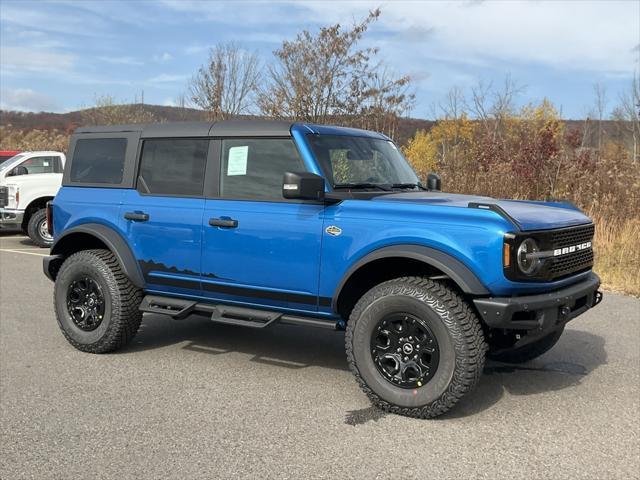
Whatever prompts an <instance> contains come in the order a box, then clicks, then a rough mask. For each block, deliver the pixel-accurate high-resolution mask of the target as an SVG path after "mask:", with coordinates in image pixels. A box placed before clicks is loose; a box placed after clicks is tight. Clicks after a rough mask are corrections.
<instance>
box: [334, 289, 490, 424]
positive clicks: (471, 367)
mask: <svg viewBox="0 0 640 480" xmlns="http://www.w3.org/2000/svg"><path fill="white" fill-rule="evenodd" d="M399 310H403V312H402V313H410V314H412V315H416V316H417V317H418V318H420V319H421V320H422V321H424V322H425V323H426V324H428V326H429V328H431V330H432V331H433V333H434V334H435V336H436V337H437V341H438V343H439V346H440V363H439V365H438V368H437V370H436V372H435V374H434V376H433V378H432V379H431V380H430V381H429V382H427V383H426V384H425V385H422V386H420V387H417V388H414V389H407V388H401V387H398V386H396V385H393V384H392V383H391V382H389V381H388V380H387V379H385V378H384V376H383V375H382V374H381V373H380V372H379V371H378V370H377V368H376V366H375V364H374V361H373V358H372V355H371V350H370V348H371V346H370V342H371V335H372V333H373V329H374V328H375V325H376V324H377V323H378V322H379V321H380V319H381V318H383V317H384V316H385V315H389V314H390V312H394V311H396V312H397V311H399ZM345 345H346V351H347V359H348V363H349V367H350V368H351V371H352V372H353V374H354V375H355V377H356V380H357V382H358V384H359V385H360V387H361V388H362V390H363V391H364V392H365V393H366V394H367V396H368V397H369V399H370V400H371V402H372V403H373V404H374V405H376V406H377V407H379V408H381V409H382V410H385V411H388V412H391V413H396V414H400V415H405V416H408V417H416V418H432V417H436V416H438V415H442V414H443V413H445V412H447V411H448V410H449V409H451V408H452V407H453V406H454V405H455V404H456V403H457V402H458V401H459V400H460V399H461V398H462V397H463V395H465V394H466V393H468V392H469V391H471V390H472V389H473V388H474V387H475V385H476V384H477V383H478V380H479V378H480V375H481V374H482V370H483V367H484V360H485V352H486V349H487V345H486V343H485V340H484V334H483V332H482V328H481V325H480V322H479V320H478V318H477V317H476V315H475V313H474V311H473V310H472V309H471V308H470V307H469V305H468V304H467V302H466V301H465V300H464V299H463V298H462V297H461V296H460V295H459V294H458V293H457V292H456V291H454V290H453V289H451V288H449V287H448V286H447V285H446V284H444V283H441V282H437V281H433V280H430V279H427V278H422V277H403V278H397V279H394V280H389V281H387V282H384V283H381V284H379V285H377V286H375V287H374V288H372V289H371V290H369V291H368V292H367V293H366V294H365V295H364V296H363V297H362V298H361V299H360V300H359V301H358V303H357V304H356V306H355V307H354V309H353V311H352V313H351V315H350V317H349V321H348V323H347V331H346V336H345Z"/></svg>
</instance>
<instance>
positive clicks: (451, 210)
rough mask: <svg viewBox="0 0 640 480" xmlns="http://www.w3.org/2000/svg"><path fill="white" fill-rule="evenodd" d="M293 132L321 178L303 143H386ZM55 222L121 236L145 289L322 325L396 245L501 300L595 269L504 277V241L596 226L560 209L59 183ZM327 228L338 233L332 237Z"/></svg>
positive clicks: (418, 198) (417, 196)
mask: <svg viewBox="0 0 640 480" xmlns="http://www.w3.org/2000/svg"><path fill="white" fill-rule="evenodd" d="M291 135H292V137H293V139H294V141H295V142H296V145H297V147H298V151H299V153H300V155H301V157H302V159H303V161H304V164H305V166H306V168H307V170H308V171H311V172H313V173H316V174H320V173H321V171H320V168H319V166H318V164H317V162H316V160H315V158H314V155H313V152H312V150H311V148H310V146H309V145H308V143H307V141H306V137H307V135H356V136H365V137H371V138H378V139H384V140H388V139H387V137H385V136H384V135H381V134H379V133H375V132H366V131H363V130H355V129H346V128H339V127H327V126H318V125H303V124H294V125H293V126H292V127H291ZM327 190H330V188H329V187H327ZM470 202H477V203H493V204H497V205H499V206H500V207H501V208H502V209H503V210H504V211H505V212H507V213H508V215H509V216H510V217H512V218H513V219H515V220H516V222H517V225H514V223H512V222H511V221H510V220H509V219H508V218H505V217H503V216H501V215H499V214H498V213H496V212H494V211H491V210H485V209H478V208H469V207H468V204H469V203H470ZM126 212H144V213H147V214H148V215H149V220H148V221H146V222H135V221H131V220H126V219H125V218H124V214H125V213H126ZM53 218H54V233H55V236H56V238H57V237H59V236H60V235H61V234H62V233H63V232H65V231H66V230H68V229H70V228H72V227H74V226H77V225H81V224H85V223H99V224H102V225H105V226H107V227H109V228H111V229H113V231H114V232H116V233H117V234H119V235H121V236H122V237H123V238H124V239H125V240H126V241H127V243H128V244H129V246H130V248H131V250H132V252H133V254H134V256H135V258H136V260H137V261H138V263H139V267H140V269H141V271H142V273H143V275H144V278H145V280H146V291H147V292H150V293H154V294H165V295H178V296H182V297H184V298H194V299H203V300H208V301H216V302H222V303H229V304H241V305H247V306H252V307H262V308H269V309H276V310H281V311H285V312H298V313H300V314H305V315H315V316H320V317H321V316H327V317H335V316H336V313H335V312H333V311H332V307H331V299H332V298H333V297H334V296H335V295H336V292H337V288H338V286H339V285H340V284H341V282H342V281H343V279H344V278H345V275H346V274H347V272H348V271H349V269H350V268H351V267H352V266H353V265H355V264H356V263H357V262H358V261H360V260H361V259H363V258H364V257H366V256H367V255H369V254H371V253H373V252H376V251H377V250H379V249H382V248H384V247H389V246H396V245H419V246H425V247H429V248H433V249H436V250H439V251H441V252H443V253H445V254H448V255H450V256H451V257H453V258H455V259H457V260H458V261H459V262H461V263H462V264H464V265H465V266H466V267H467V268H468V270H469V271H471V272H472V273H473V274H474V275H475V276H476V277H477V278H478V279H479V281H480V282H481V284H482V285H484V287H485V288H486V289H487V290H488V291H489V292H490V294H491V295H495V296H511V295H520V294H531V293H536V292H545V291H550V290H556V289H559V288H562V287H564V286H567V285H570V284H572V283H576V282H578V281H580V280H582V279H584V278H586V276H588V275H589V273H590V272H583V273H580V274H577V275H573V276H570V277H569V278H565V279H562V280H559V281H554V282H526V281H517V282H516V281H511V280H508V279H507V278H506V277H505V276H504V273H503V268H502V247H503V241H504V236H505V234H507V233H509V232H516V231H518V230H522V231H532V230H547V229H556V228H562V227H568V226H574V225H582V224H587V223H590V220H589V218H588V217H587V216H585V215H584V214H583V213H582V212H580V211H579V210H578V209H576V208H575V207H573V206H572V205H569V204H565V203H554V202H528V201H513V200H494V199H491V198H487V197H479V196H472V195H456V194H447V193H441V192H424V191H420V192H419V191H415V192H407V193H390V194H384V195H380V196H377V197H375V196H374V197H373V198H370V199H345V200H343V201H341V202H339V203H335V204H329V203H326V204H324V203H313V202H287V201H272V202H269V201H248V200H234V199H221V198H179V197H171V196H152V195H141V194H140V193H139V192H138V191H136V190H134V189H119V188H95V187H91V188H85V187H73V186H63V187H62V188H61V189H60V191H59V193H58V195H57V196H56V198H55V200H54V202H53ZM210 218H230V219H235V220H237V221H238V226H237V228H222V227H216V226H211V225H209V219H210ZM329 226H334V227H339V229H340V231H341V233H340V234H339V235H329V234H327V233H326V229H327V227H329Z"/></svg>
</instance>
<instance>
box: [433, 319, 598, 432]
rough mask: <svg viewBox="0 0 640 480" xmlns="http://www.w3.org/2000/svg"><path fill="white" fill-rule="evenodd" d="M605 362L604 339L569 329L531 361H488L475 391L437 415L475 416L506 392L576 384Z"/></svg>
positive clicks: (534, 391) (525, 392)
mask: <svg viewBox="0 0 640 480" xmlns="http://www.w3.org/2000/svg"><path fill="white" fill-rule="evenodd" d="M606 363H607V352H606V350H605V342H604V338H602V337H601V336H599V335H594V334H592V333H589V332H584V331H581V330H573V329H567V330H565V332H564V334H563V335H562V337H561V338H560V341H559V342H558V344H557V345H556V346H555V347H554V348H553V349H551V350H550V351H549V352H547V353H545V354H544V355H542V356H541V357H539V358H537V359H535V360H532V361H530V362H527V363H523V364H507V363H501V362H495V361H492V360H487V363H486V364H485V368H484V375H483V376H482V378H481V379H480V382H479V384H478V386H477V387H476V390H475V391H474V392H473V393H472V394H471V395H467V396H466V397H464V398H463V399H462V400H460V403H458V405H456V407H455V408H454V409H453V410H451V411H450V412H448V413H446V414H445V415H443V416H441V417H438V418H440V419H443V420H446V419H453V418H462V417H467V416H470V415H475V414H477V413H480V412H482V411H484V410H486V409H487V408H489V407H491V406H492V405H494V404H496V403H497V402H498V401H500V399H501V398H502V397H503V396H504V394H505V392H509V393H510V394H511V395H535V394H538V393H544V392H552V391H558V390H562V389H564V388H570V387H575V386H577V385H580V383H581V382H582V381H583V380H584V378H585V377H586V376H588V375H589V374H590V373H591V372H593V371H594V370H595V369H597V368H598V367H599V366H601V365H604V364H606Z"/></svg>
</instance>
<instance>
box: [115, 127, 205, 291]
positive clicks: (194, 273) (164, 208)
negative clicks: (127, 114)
mask: <svg viewBox="0 0 640 480" xmlns="http://www.w3.org/2000/svg"><path fill="white" fill-rule="evenodd" d="M209 146H210V141H209V139H207V138H175V139H167V138H151V139H145V140H143V143H142V146H141V152H140V164H139V167H138V175H137V183H136V189H135V190H133V189H132V190H127V191H126V193H125V194H124V198H123V206H122V209H121V210H120V212H121V217H122V218H121V220H120V221H121V228H122V231H123V232H124V233H125V235H126V236H127V238H128V240H129V244H130V245H131V247H132V248H133V250H134V254H135V256H136V259H137V260H138V262H139V264H140V267H141V270H142V273H143V275H144V277H145V280H146V283H147V287H148V290H149V291H155V292H159V293H178V294H192V295H198V294H199V293H200V258H201V248H202V241H201V238H202V214H203V209H204V203H205V200H204V177H205V168H206V163H207V156H208V152H209Z"/></svg>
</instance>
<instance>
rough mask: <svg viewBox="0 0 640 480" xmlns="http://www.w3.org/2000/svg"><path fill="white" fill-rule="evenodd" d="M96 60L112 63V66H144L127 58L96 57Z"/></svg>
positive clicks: (140, 62)
mask: <svg viewBox="0 0 640 480" xmlns="http://www.w3.org/2000/svg"><path fill="white" fill-rule="evenodd" d="M96 59H97V60H100V61H102V62H106V63H112V64H114V65H144V62H143V61H141V60H138V59H136V58H133V57H129V56H121V57H107V56H103V57H96Z"/></svg>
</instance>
